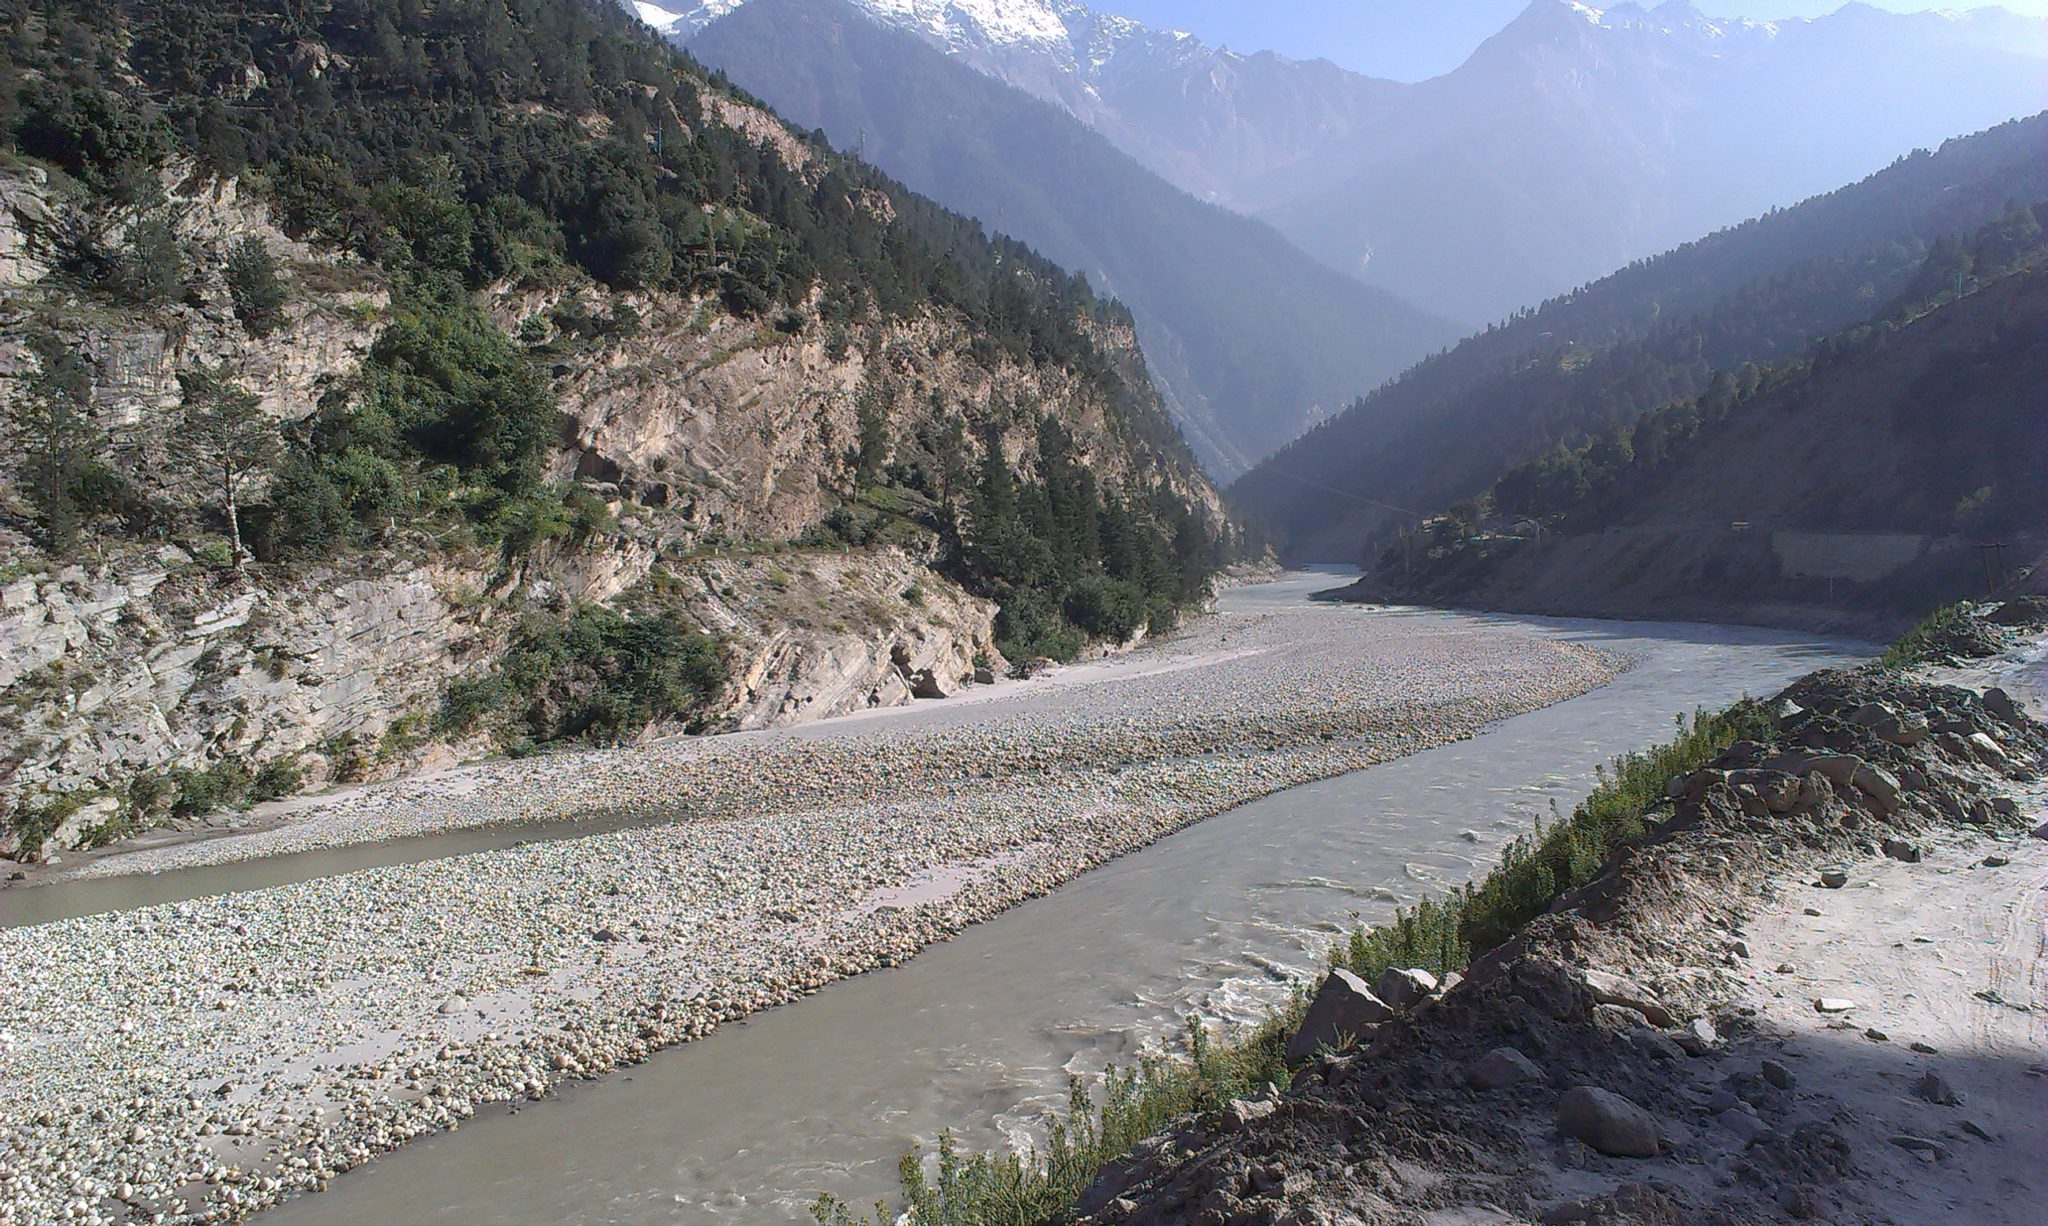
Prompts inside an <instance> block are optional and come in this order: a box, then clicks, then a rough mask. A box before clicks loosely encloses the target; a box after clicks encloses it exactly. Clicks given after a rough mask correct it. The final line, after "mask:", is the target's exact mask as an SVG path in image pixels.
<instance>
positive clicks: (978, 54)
mask: <svg viewBox="0 0 2048 1226" xmlns="http://www.w3.org/2000/svg"><path fill="white" fill-rule="evenodd" d="M753 2H757V0H706V2H705V3H702V4H697V5H692V6H686V7H684V8H682V10H681V11H680V12H667V11H665V10H658V9H657V10H656V11H654V12H651V13H650V12H647V11H646V10H648V9H651V8H654V6H651V5H645V4H643V5H640V6H638V8H639V11H641V12H642V15H643V16H644V17H645V18H646V19H647V20H648V21H649V22H650V23H651V24H653V25H655V26H656V27H657V28H661V29H664V30H667V31H668V32H670V33H671V34H673V35H675V36H676V37H677V38H678V39H680V40H681V41H684V42H689V41H691V40H693V39H694V38H695V37H696V35H697V33H698V31H700V30H702V29H703V28H705V27H706V26H708V25H710V24H711V23H712V22H714V21H717V20H719V19H721V18H723V17H726V16H728V15H729V14H731V13H734V12H736V11H738V10H739V9H741V8H743V7H744V6H745V5H747V4H748V3H753ZM853 3H855V4H856V6H857V7H859V8H860V9H862V10H863V11H864V12H866V13H867V14H868V15H870V16H871V17H873V18H875V19H876V20H878V21H880V22H882V23H883V24H885V25H889V26H891V27H893V28H896V29H900V30H903V31H905V32H907V33H910V34H912V35H914V36H916V37H918V38H920V39H921V40H923V41H925V42H926V43H928V44H930V45H931V46H933V47H935V48H937V49H938V50H940V51H941V52H943V53H945V54H946V55H948V56H950V57H952V58H954V59H956V60H959V61H960V62H962V63H964V64H966V65H968V66H969V67H971V68H973V69H975V70H976V71H978V72H981V73H983V74H985V75H988V76H992V77H995V78H997V79H999V80H1002V81H1005V82H1008V83H1009V84H1011V85H1015V86H1017V87H1018V88H1020V89H1022V90H1024V91H1025V92H1027V93H1029V94H1032V95H1033V96H1035V97H1037V98H1040V99H1042V100H1044V101H1047V102H1051V103H1053V104H1054V105H1057V106H1059V107H1061V108H1062V109H1064V110H1066V111H1068V112H1069V113H1071V114H1073V115H1075V116H1077V117H1078V118H1080V119H1081V120H1082V121H1083V122H1085V123H1086V124H1088V125H1089V126H1090V127H1093V128H1095V129H1096V130H1097V131H1099V132H1102V133H1103V134H1104V135H1106V136H1108V137H1109V138H1110V139H1111V140H1112V141H1114V142H1115V143H1116V145H1117V146H1118V147H1119V148H1121V149H1123V150H1124V151H1125V152H1126V153H1129V154H1130V155H1131V156H1132V157H1135V158H1136V159H1138V161H1140V162H1142V163H1143V164H1144V165H1145V166H1147V167H1149V168H1150V169H1152V170H1153V171H1155V172H1157V173H1158V174H1160V175H1161V176H1163V177H1165V178H1166V179H1167V180H1169V181H1171V182H1173V183H1175V184H1177V185H1179V186H1181V187H1183V188H1185V189H1186V190H1188V191H1189V192H1191V193H1193V194H1194V195H1196V196H1199V197H1201V198H1203V199H1214V200H1217V201H1218V202H1220V203H1223V204H1226V205H1228V206H1231V207H1242V206H1243V205H1245V204H1246V203H1248V202H1249V201H1250V200H1251V199H1253V198H1254V195H1255V191H1256V188H1255V185H1256V184H1257V183H1258V182H1259V181H1260V180H1262V179H1263V178H1264V177H1265V176H1267V175H1268V174H1270V173H1272V172H1274V171H1276V170H1278V169H1280V168H1282V167H1284V166H1287V165H1290V164H1292V163H1295V162H1297V161H1300V160H1302V159H1304V158H1307V157H1309V156H1311V155H1312V154H1314V153H1315V152H1316V151H1317V150H1320V149H1323V148H1325V147H1327V146H1329V145H1331V144H1332V142H1334V141H1336V140H1338V139H1340V138H1342V137H1343V136H1345V135H1346V134H1348V133H1350V132H1352V131H1353V130H1354V129H1355V128H1356V127H1357V125H1358V122H1359V119H1360V117H1361V116H1365V115H1369V114H1371V113H1373V112H1374V111H1375V110H1376V109H1377V108H1378V107H1379V106H1380V105H1381V104H1382V103H1384V102H1387V101H1389V100H1390V99H1391V98H1392V97H1393V96H1395V95H1397V94H1398V93H1399V92H1400V91H1401V87H1400V86H1399V85H1396V84H1395V83H1393V82H1389V81H1378V80H1374V79H1373V78H1370V77H1365V76H1361V75H1360V74H1358V73H1353V72H1347V71H1345V70H1344V69H1342V68H1339V67H1338V66H1337V65H1335V64H1332V63H1330V62H1328V61H1327V60H1314V61H1301V60H1294V59H1289V58H1288V57H1285V56H1280V55H1275V54H1272V53H1270V52H1257V53H1253V54H1248V55H1245V54H1239V53H1237V52H1234V51H1231V50H1228V49H1227V48H1218V47H1211V46H1209V45H1208V44H1206V43H1204V42H1203V41H1202V40H1200V39H1198V38H1196V37H1194V36H1193V35H1191V34H1188V33H1187V32H1185V31H1182V30H1157V29H1152V28H1150V27H1148V26H1145V25H1144V24H1142V23H1140V22H1137V21H1133V20H1131V19H1130V18H1127V17H1119V16H1116V15H1114V14H1111V13H1105V12H1099V11H1097V10H1094V9H1091V8H1089V7H1087V6H1085V5H1082V4H1079V3H1074V2H1073V0H959V2H957V3H956V2H954V0H853Z"/></svg>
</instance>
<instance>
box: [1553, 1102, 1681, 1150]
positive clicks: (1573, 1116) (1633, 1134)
mask: <svg viewBox="0 0 2048 1226" xmlns="http://www.w3.org/2000/svg"><path fill="white" fill-rule="evenodd" d="M1557 1130H1558V1131H1559V1132H1561V1133H1563V1134H1564V1135H1565V1136H1568V1137H1571V1138H1573V1139H1574V1140H1578V1141H1583V1142H1585V1143H1586V1144H1588V1145H1590V1146H1592V1147H1593V1148H1594V1149H1597V1150H1599V1151H1600V1152H1601V1153H1603V1154H1607V1155H1608V1156H1610V1157H1615V1158H1654V1157H1656V1156H1657V1121H1656V1120H1655V1119H1654V1118H1652V1117H1651V1115H1650V1113H1649V1112H1647V1111H1645V1110H1643V1109H1642V1108H1641V1107H1638V1106H1636V1105H1635V1104H1634V1103H1632V1102H1630V1101H1629V1100H1627V1099H1626V1098H1623V1097H1622V1096H1621V1095H1619V1094H1614V1093H1610V1092H1609V1091H1606V1090H1603V1089H1600V1088H1599V1087H1598V1086H1579V1087H1578V1088H1576V1089H1574V1090H1572V1091H1570V1092H1569V1093H1567V1094H1566V1095H1565V1096H1564V1097H1563V1098H1562V1099H1560V1100H1559V1101H1558V1104H1557Z"/></svg>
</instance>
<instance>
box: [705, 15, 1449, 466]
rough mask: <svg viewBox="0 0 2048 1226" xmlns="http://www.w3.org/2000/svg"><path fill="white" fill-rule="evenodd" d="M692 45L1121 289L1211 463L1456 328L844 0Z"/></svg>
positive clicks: (807, 118)
mask: <svg viewBox="0 0 2048 1226" xmlns="http://www.w3.org/2000/svg"><path fill="white" fill-rule="evenodd" d="M686 45H687V46H688V47H689V49H690V51H691V53H692V54H693V55H695V56H696V57H698V58H699V59H700V60H701V61H703V62H704V63H705V64H707V65H709V66H712V67H715V68H719V69H722V70H724V71H725V72H726V73H728V74H729V75H730V76H731V78H732V79H733V80H734V81H736V82H737V83H738V84H740V85H741V86H743V87H745V88H746V89H748V90H750V91H752V92H754V93H756V94H758V95H759V96H761V97H763V98H765V99H766V100H767V101H768V102H769V103H770V104H771V105H773V106H774V107H775V108H776V109H777V110H778V111H779V112H780V113H782V114H783V115H784V116H786V117H788V118H789V119H790V120H792V121H793V122H795V123H797V124H799V125H801V126H803V127H807V128H811V127H815V128H820V129H822V130H823V131H824V132H825V133H826V135H827V136H828V137H829V138H830V139H831V140H832V141H833V142H834V143H836V144H837V145H839V146H840V147H842V148H848V149H854V148H857V149H859V150H860V151H861V153H862V155H863V156H864V157H865V158H867V159H868V160H870V161H872V162H874V163H875V164H877V165H879V166H882V167H884V168H886V169H887V170H888V171H889V172H890V173H891V174H892V175H895V176H897V177H899V178H901V179H903V180H904V181H905V182H906V183H908V184H910V185H912V186H913V187H914V188H915V189H916V190H918V191H921V192H924V193H926V194H929V195H931V196H933V197H934V198H936V199H939V200H942V201H944V202H946V203H947V205H948V206H949V207H951V208H955V209H958V210H960V211H962V212H965V213H967V214H969V215H971V216H974V217H976V218H978V219H979V220H980V221H981V222H982V223H983V224H984V225H986V226H987V227H989V228H990V229H992V230H1000V231H1002V232H1004V233H1006V234H1010V235H1012V236H1014V237H1016V238H1018V239H1020V240H1022V241H1024V242H1026V243H1028V244H1030V245H1031V246H1032V247H1033V248H1034V249H1036V250H1038V251H1040V252H1042V253H1044V254H1046V255H1048V256H1050V257H1051V258H1052V259H1054V260H1055V261H1057V262H1058V263H1060V264H1062V265H1064V266H1066V267H1067V268H1069V269H1072V270H1075V271H1078V272H1082V273H1085V274H1086V275H1087V277H1088V278H1089V280H1090V282H1091V283H1092V284H1093V285H1094V287H1095V288H1097V289H1098V290H1102V291H1105V292H1108V293H1110V294H1112V295H1114V296H1115V297H1116V298H1118V299H1119V300H1120V301H1122V302H1123V303H1124V304H1125V305H1126V306H1128V307H1129V308H1130V309H1131V312H1132V314H1133V316H1134V317H1135V318H1136V321H1137V326H1138V333H1139V336H1140V339H1141V341H1142V342H1143V345H1144V349H1145V353H1146V357H1147V360H1148V362H1149V364H1150V366H1151V369H1152V372H1153V374H1154V376H1155V378H1156V379H1157V381H1158V382H1159V384H1160V385H1161V387H1162V390H1164V391H1165V392H1166V393H1167V395H1168V398H1169V401H1170V403H1171V404H1172V406H1173V407H1174V409H1175V410H1176V416H1177V417H1178V419H1179V420H1180V422H1181V424H1182V427H1183V430H1184V431H1185V433H1186V434H1187V436H1188V438H1189V442H1190V443H1191V445H1192V446H1194V447H1195V449H1196V451H1197V453H1198V455H1200V457H1201V458H1202V460H1203V461H1204V463H1205V464H1206V465H1207V466H1208V467H1209V469H1210V470H1211V471H1212V472H1215V473H1218V474H1221V475H1224V476H1231V475H1235V474H1236V473H1238V472H1241V471H1243V470H1244V469H1245V468H1246V467H1247V466H1248V465H1249V464H1251V463H1252V462H1254V461H1256V460H1257V459H1258V458H1259V457H1261V456H1263V455H1265V454H1266V453H1267V452H1269V451H1271V450H1272V449H1274V448H1275V447H1278V446H1280V445H1281V444H1283V443H1285V442H1287V441H1288V440H1290V439H1292V438H1293V437H1294V436H1295V435H1297V434H1299V433H1300V432H1301V430H1302V429H1304V428H1305V427H1307V426H1308V425H1310V424H1311V423H1312V422H1314V421H1316V420H1318V419H1319V418H1321V417H1322V416H1325V415H1327V414H1328V413H1329V412H1334V411H1335V410H1336V409H1337V408H1339V407H1340V406H1342V405H1343V404H1345V403H1347V402H1348V401H1349V400H1350V399H1351V398H1352V397H1353V396H1355V395H1356V394H1357V393H1358V392H1359V391H1360V390H1361V389H1364V388H1368V387H1372V386H1374V385H1376V384H1378V383H1380V382H1382V381H1384V380H1385V379H1387V378H1389V377H1391V376H1393V375H1394V374H1397V373H1398V372H1399V371H1400V370H1402V369H1403V368H1405V367H1406V366H1408V365H1410V364H1411V363H1413V362H1414V361H1415V360H1416V359H1417V358H1419V357H1420V356H1422V355H1423V354H1425V353H1428V352H1430V351H1432V350H1435V349H1437V348H1439V347H1441V346H1443V345H1445V344H1448V343H1450V342H1451V341H1453V340H1455V339H1456V337H1457V336H1458V335H1459V332H1460V329H1459V328H1457V327H1456V326H1455V325H1453V324H1452V323H1450V322H1449V321H1447V320H1442V319H1437V318H1433V317H1430V316H1428V315H1426V314H1424V313H1423V312H1421V311H1419V310H1417V309H1415V308H1413V307H1411V306H1409V305H1408V304H1406V303H1404V302H1402V301H1400V300H1398V299H1397V298H1395V297H1394V296H1392V295H1390V294H1388V293H1387V292H1385V291H1384V290H1379V289H1375V288H1373V287H1371V286H1368V285H1365V284H1363V283H1361V282H1359V281H1357V280H1355V279H1353V278H1351V277H1347V276H1345V275H1343V274H1341V273H1339V272H1337V271H1335V270H1333V269H1330V268H1328V267H1326V266H1324V265H1322V264H1320V263H1318V262H1317V261H1316V260H1315V259H1313V258H1311V257H1310V256H1308V255H1307V254H1305V253H1303V252H1302V251H1300V250H1299V249H1297V248H1295V247H1294V246H1292V245H1291V244H1290V243H1288V242H1287V241H1286V239H1284V238H1283V237H1282V236H1281V235H1280V234H1278V233H1277V232H1275V231H1274V230H1273V229H1272V228H1271V227H1269V226H1267V225H1265V224H1264V223H1261V222H1259V221H1256V220H1253V219H1250V218H1247V217H1243V216H1241V215H1237V214H1233V213H1231V212H1228V211H1226V210H1224V209H1221V208H1219V207H1216V206H1214V205H1210V204H1205V203H1203V202H1201V201H1199V200H1196V199H1194V198H1192V197H1190V196H1189V195H1187V194H1186V193H1185V192H1183V191H1181V190H1179V189H1178V188H1176V187H1174V186H1173V185H1172V184H1170V183H1168V182H1166V181H1165V180H1164V179H1162V178H1160V177H1159V176H1157V175H1155V174H1153V173H1152V172H1151V171H1148V170H1147V169H1145V168H1144V167H1143V166H1141V165H1139V164H1138V163H1137V162H1136V161H1134V160H1133V159H1132V158H1130V157H1129V156H1128V155H1126V154H1124V153H1122V152H1120V151H1119V150H1118V149H1117V148H1116V147H1115V146H1114V145H1113V144H1111V142H1110V141H1109V140H1107V139H1106V138H1104V137H1103V136H1102V135H1101V134H1099V133H1097V132H1094V131H1091V130H1090V129H1089V128H1088V127H1087V126H1086V125H1084V124H1082V123H1081V122H1079V121H1078V120H1076V119H1075V118H1074V117H1073V116H1072V115H1070V114H1068V113H1066V112H1064V111H1062V110H1061V109H1060V108H1059V107H1057V106H1053V105H1050V104H1047V103H1045V102H1043V101H1041V100H1039V99H1037V98H1034V97H1031V96H1030V95H1029V94H1028V93H1027V92H1025V91H1022V90H1018V89H1015V88H1012V87H1010V86H1007V85H1004V84H1003V83H1001V82H1000V81H997V80H994V79H992V78H990V77H989V76H987V75H985V74H983V73H978V72H976V71H974V70H973V69H971V68H970V67H969V66H968V65H966V64H964V63H962V62H960V61H958V60H957V59H955V58H953V57H950V56H947V55H944V54H942V53H940V52H939V51H937V50H935V49H933V48H932V47H931V46H929V45H928V44H927V43H926V41H924V40H922V39H920V38H917V37H913V36H911V35H909V34H907V33H905V32H904V31H903V30H901V29H898V28H895V27H894V26H893V24H892V23H884V22H877V21H874V20H870V19H869V16H868V14H867V12H866V10H864V9H863V8H858V7H855V6H852V5H849V4H846V3H843V2H842V0H752V2H751V3H749V4H747V5H745V6H744V7H742V8H739V9H738V10H737V11H734V12H731V13H730V14H728V15H726V16H725V17H723V18H722V19H720V20H717V21H715V22H713V23H711V24H710V25H708V26H705V27H704V28H702V29H701V30H699V31H698V33H697V34H696V35H695V36H694V37H692V38H690V39H689V41H688V43H687V44H686Z"/></svg>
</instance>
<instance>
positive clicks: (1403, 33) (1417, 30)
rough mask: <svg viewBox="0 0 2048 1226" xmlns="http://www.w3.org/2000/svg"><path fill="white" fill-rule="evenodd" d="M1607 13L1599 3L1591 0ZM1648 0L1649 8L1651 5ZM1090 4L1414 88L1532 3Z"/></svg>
mask: <svg viewBox="0 0 2048 1226" xmlns="http://www.w3.org/2000/svg"><path fill="white" fill-rule="evenodd" d="M1591 2H1592V3H1593V5H1594V7H1596V8H1598V7H1601V0H1591ZM1875 2H1876V3H1877V4H1878V5H1879V6H1880V7H1882V8H1890V9H1900V10H1907V11H1910V10H1917V9H1929V8H1974V7H1977V6H1976V5H1974V4H1971V3H1968V2H1967V0H1965V2H1962V3H1955V2H1953V0H1952V2H1951V3H1948V4H1942V3H1930V2H1929V0H1918V2H1915V0H1875ZM1695 3H1697V4H1698V5H1699V7H1700V9H1701V10H1702V11H1704V12H1707V13H1711V14H1713V15H1715V16H1717V17H1722V16H1726V17H1812V16H1817V15H1819V14H1821V13H1827V12H1832V11H1833V10H1835V9H1838V8H1840V7H1841V5H1842V0H1695ZM1654 4H1655V0H1650V2H1649V3H1646V4H1645V7H1654ZM1091 7H1095V8H1099V9H1103V10H1106V11H1108V12H1112V13H1122V14H1124V15H1125V16H1128V17H1136V18H1138V19H1139V20H1141V21H1143V22H1144V23H1145V24H1147V25H1152V26H1166V27H1171V28H1173V29H1180V30H1192V31H1193V32H1194V33H1196V34H1199V35H1201V36H1202V38H1203V39H1204V40H1206V41H1208V42H1212V43H1227V44H1229V45H1230V47H1231V48H1232V49H1233V50H1237V51H1279V52H1283V53H1285V54H1287V55H1292V56H1296V57H1301V58H1307V57H1311V56H1318V55H1320V56H1323V57H1325V58H1327V59H1331V60H1335V61H1336V62H1337V63H1339V64H1342V65H1344V66H1345V67H1346V68H1351V69H1355V70H1357V71H1359V72H1366V73H1371V74H1372V75H1374V76H1379V77H1392V78H1393V79H1395V80H1398V81H1416V80H1420V79H1422V78H1423V77H1429V76H1435V75H1436V74H1437V73H1440V72H1448V71H1450V70H1451V69H1453V68H1455V67H1457V66H1458V64H1459V62H1460V61H1462V60H1463V59H1464V58H1465V57H1466V56H1467V55H1469V54H1471V51H1472V49H1473V48H1474V47H1476V46H1478V45H1479V44H1480V42H1481V41H1482V40H1484V39H1485V38H1486V37H1487V36H1488V35H1490V34H1493V33H1494V32H1496V31H1498V30H1499V29H1500V28H1501V27H1502V26H1504V25H1506V24H1507V23H1508V22H1509V21H1511V20H1513V19H1514V16H1515V14H1517V13H1519V12H1521V11H1522V10H1523V9H1524V8H1526V7H1528V0H1094V3H1093V4H1092V5H1091ZM1999 7H2001V8H2007V9H2011V10H2013V11H2014V12H2020V13H2029V14H2032V15H2035V16H2048V0H2004V2H2003V3H2001V4H2000V6H1999Z"/></svg>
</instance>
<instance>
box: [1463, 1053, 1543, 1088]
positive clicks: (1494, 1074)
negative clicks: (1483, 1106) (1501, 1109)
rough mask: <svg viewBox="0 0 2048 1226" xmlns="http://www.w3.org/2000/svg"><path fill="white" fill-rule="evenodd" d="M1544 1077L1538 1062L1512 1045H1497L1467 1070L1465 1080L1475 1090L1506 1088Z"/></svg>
mask: <svg viewBox="0 0 2048 1226" xmlns="http://www.w3.org/2000/svg"><path fill="white" fill-rule="evenodd" d="M1542 1077H1543V1070H1542V1069H1540V1068H1538V1067H1536V1062H1535V1061H1534V1060H1531V1059H1529V1057H1527V1056H1525V1055H1523V1054H1522V1053H1521V1052H1518V1051H1516V1050H1515V1049H1514V1048H1512V1047H1496V1048H1494V1049H1493V1050H1492V1051H1490V1052H1487V1053H1486V1054H1485V1055H1483V1056H1481V1057H1479V1059H1477V1060H1475V1061H1473V1062H1472V1067H1471V1068H1468V1069H1466V1070H1465V1080H1466V1081H1467V1082H1468V1083H1470V1085H1471V1086H1472V1088H1473V1089H1475V1090H1504V1089H1506V1088H1507V1087H1509V1086H1513V1085H1520V1084H1521V1083H1523V1082H1525V1081H1538V1080H1541V1079H1542Z"/></svg>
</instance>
